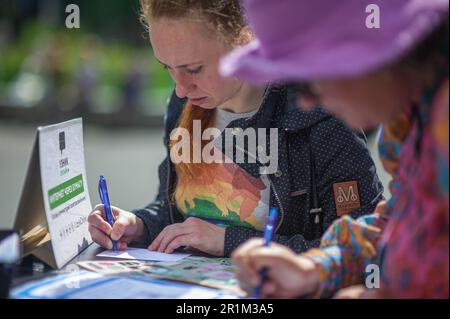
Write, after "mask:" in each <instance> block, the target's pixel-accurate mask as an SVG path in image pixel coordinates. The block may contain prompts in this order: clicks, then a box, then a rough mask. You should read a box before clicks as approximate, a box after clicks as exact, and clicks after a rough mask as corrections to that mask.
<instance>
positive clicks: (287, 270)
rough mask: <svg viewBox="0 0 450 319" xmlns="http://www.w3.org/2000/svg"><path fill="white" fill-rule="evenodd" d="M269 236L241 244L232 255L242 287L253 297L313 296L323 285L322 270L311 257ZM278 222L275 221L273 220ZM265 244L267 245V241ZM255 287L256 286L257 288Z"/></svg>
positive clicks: (267, 231)
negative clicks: (270, 238)
mask: <svg viewBox="0 0 450 319" xmlns="http://www.w3.org/2000/svg"><path fill="white" fill-rule="evenodd" d="M269 224H270V223H268V225H267V226H266V232H265V235H266V234H267V236H268V237H266V236H265V239H262V238H252V239H250V240H248V241H247V242H245V243H244V244H242V245H241V246H239V247H238V248H237V249H236V250H235V251H234V252H233V254H232V256H231V259H232V261H233V262H234V263H235V264H236V266H237V269H236V277H237V279H238V281H239V285H240V287H241V288H242V289H243V290H245V291H246V292H247V294H248V295H249V296H252V297H254V298H260V297H263V298H298V297H311V296H316V295H317V294H318V290H319V289H320V276H319V270H318V268H317V266H316V264H315V263H314V261H312V260H311V259H309V258H308V257H306V256H303V255H298V254H296V253H295V252H294V251H292V250H291V249H289V248H288V247H286V246H284V245H280V244H277V243H274V242H272V243H270V246H269V244H268V242H270V240H269V241H268V238H269V237H270V236H272V235H273V233H272V235H270V233H269V232H272V231H274V229H273V228H272V230H269V228H270V227H269ZM273 225H274V226H275V223H273ZM264 244H266V245H264ZM255 287H256V289H255Z"/></svg>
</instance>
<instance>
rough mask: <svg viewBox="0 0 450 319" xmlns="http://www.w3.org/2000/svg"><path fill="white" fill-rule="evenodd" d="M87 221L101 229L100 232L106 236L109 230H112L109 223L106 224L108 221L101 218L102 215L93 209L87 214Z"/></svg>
mask: <svg viewBox="0 0 450 319" xmlns="http://www.w3.org/2000/svg"><path fill="white" fill-rule="evenodd" d="M88 223H89V225H92V226H94V227H95V228H97V229H99V230H101V231H102V232H104V233H105V234H106V235H108V236H109V235H110V234H111V231H112V228H111V225H110V224H108V222H106V221H105V220H104V219H103V217H102V216H101V213H100V211H93V212H92V213H91V214H90V215H89V216H88Z"/></svg>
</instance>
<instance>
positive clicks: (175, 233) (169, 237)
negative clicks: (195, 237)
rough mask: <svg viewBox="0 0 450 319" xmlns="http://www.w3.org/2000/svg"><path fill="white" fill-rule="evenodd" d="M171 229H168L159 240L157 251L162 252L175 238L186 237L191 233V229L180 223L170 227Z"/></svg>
mask: <svg viewBox="0 0 450 319" xmlns="http://www.w3.org/2000/svg"><path fill="white" fill-rule="evenodd" d="M171 226H173V227H170V228H169V229H168V230H167V231H166V234H165V235H164V237H163V238H162V240H161V244H160V245H159V248H158V251H160V252H164V251H165V250H166V248H167V246H168V245H169V244H170V243H171V242H172V241H173V240H174V239H175V238H177V237H179V236H183V235H188V234H191V233H192V229H191V228H190V227H189V226H187V225H185V224H183V223H181V224H174V225H171Z"/></svg>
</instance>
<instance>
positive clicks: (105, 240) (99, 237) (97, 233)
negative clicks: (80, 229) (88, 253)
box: [88, 224, 113, 249]
mask: <svg viewBox="0 0 450 319" xmlns="http://www.w3.org/2000/svg"><path fill="white" fill-rule="evenodd" d="M88 229H89V233H90V234H91V237H92V240H93V241H95V242H96V243H97V244H99V245H100V246H103V247H105V248H107V249H112V248H113V244H112V242H111V239H110V238H109V237H108V236H106V235H105V233H104V232H103V231H101V230H99V229H98V228H96V227H95V226H93V225H92V224H89V226H88Z"/></svg>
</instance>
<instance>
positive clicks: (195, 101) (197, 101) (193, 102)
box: [189, 96, 207, 105]
mask: <svg viewBox="0 0 450 319" xmlns="http://www.w3.org/2000/svg"><path fill="white" fill-rule="evenodd" d="M206 99H207V97H206V96H205V97H200V98H196V99H189V100H190V101H191V102H192V104H195V105H198V104H201V103H203V102H205V100H206Z"/></svg>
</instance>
